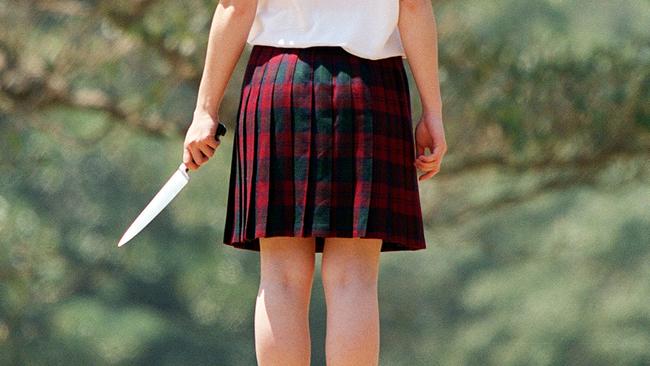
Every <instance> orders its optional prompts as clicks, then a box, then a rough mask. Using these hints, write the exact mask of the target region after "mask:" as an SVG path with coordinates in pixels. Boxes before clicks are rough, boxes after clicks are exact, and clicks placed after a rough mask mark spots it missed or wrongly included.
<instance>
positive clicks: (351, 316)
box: [321, 238, 382, 366]
mask: <svg viewBox="0 0 650 366" xmlns="http://www.w3.org/2000/svg"><path fill="white" fill-rule="evenodd" d="M381 243H382V241H381V239H363V238H326V239H325V246H324V249H323V257H322V265H321V272H322V279H323V289H324V290H325V302H326V305H327V334H326V337H325V358H326V361H327V365H328V366H344V365H354V366H377V365H378V364H379V303H378V298H377V279H378V274H379V256H380V250H381Z"/></svg>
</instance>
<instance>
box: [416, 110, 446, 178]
mask: <svg viewBox="0 0 650 366" xmlns="http://www.w3.org/2000/svg"><path fill="white" fill-rule="evenodd" d="M415 146H416V152H417V157H416V159H415V162H414V165H415V167H416V168H418V169H419V170H423V171H425V172H426V174H423V175H421V176H419V177H418V181H423V180H426V179H429V178H431V177H433V176H434V175H436V174H437V173H438V172H439V171H440V164H441V162H442V157H443V156H444V155H445V153H446V152H447V142H446V140H445V130H444V126H443V123H442V118H441V117H440V116H439V115H435V114H432V113H427V112H423V113H422V117H421V118H420V121H419V122H418V124H417V125H416V127H415ZM425 148H429V155H425V154H424V149H425Z"/></svg>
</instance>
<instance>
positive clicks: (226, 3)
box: [218, 0, 258, 16]
mask: <svg viewBox="0 0 650 366" xmlns="http://www.w3.org/2000/svg"><path fill="white" fill-rule="evenodd" d="M257 1H258V0H220V1H219V5H218V6H221V7H223V8H224V10H226V11H227V12H228V13H230V14H231V15H233V16H251V15H254V14H255V12H256V10H257Z"/></svg>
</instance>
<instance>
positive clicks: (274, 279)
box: [255, 236, 316, 366]
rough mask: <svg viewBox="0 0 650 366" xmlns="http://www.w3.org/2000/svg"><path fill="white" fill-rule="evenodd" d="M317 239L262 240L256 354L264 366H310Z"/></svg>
mask: <svg viewBox="0 0 650 366" xmlns="http://www.w3.org/2000/svg"><path fill="white" fill-rule="evenodd" d="M315 248H316V247H315V239H314V238H311V237H308V238H299V237H287V236H284V237H270V238H260V288H259V292H258V294H257V300H256V303H255V353H256V356H257V363H258V365H260V366H276V365H277V366H280V365H281V366H309V364H310V357H311V338H310V334H309V301H310V297H311V288H312V282H313V275H314V261H315Z"/></svg>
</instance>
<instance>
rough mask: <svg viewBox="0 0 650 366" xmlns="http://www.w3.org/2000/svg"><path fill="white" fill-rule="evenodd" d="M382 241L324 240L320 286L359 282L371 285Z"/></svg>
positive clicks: (375, 276)
mask: <svg viewBox="0 0 650 366" xmlns="http://www.w3.org/2000/svg"><path fill="white" fill-rule="evenodd" d="M381 245H382V239H369V238H368V239H366V238H325V245H324V247H323V256H322V265H321V272H322V278H323V282H324V286H327V283H331V284H334V283H336V284H347V283H350V282H362V283H364V284H369V285H372V284H375V283H376V282H377V276H378V272H379V257H380V254H381Z"/></svg>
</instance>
